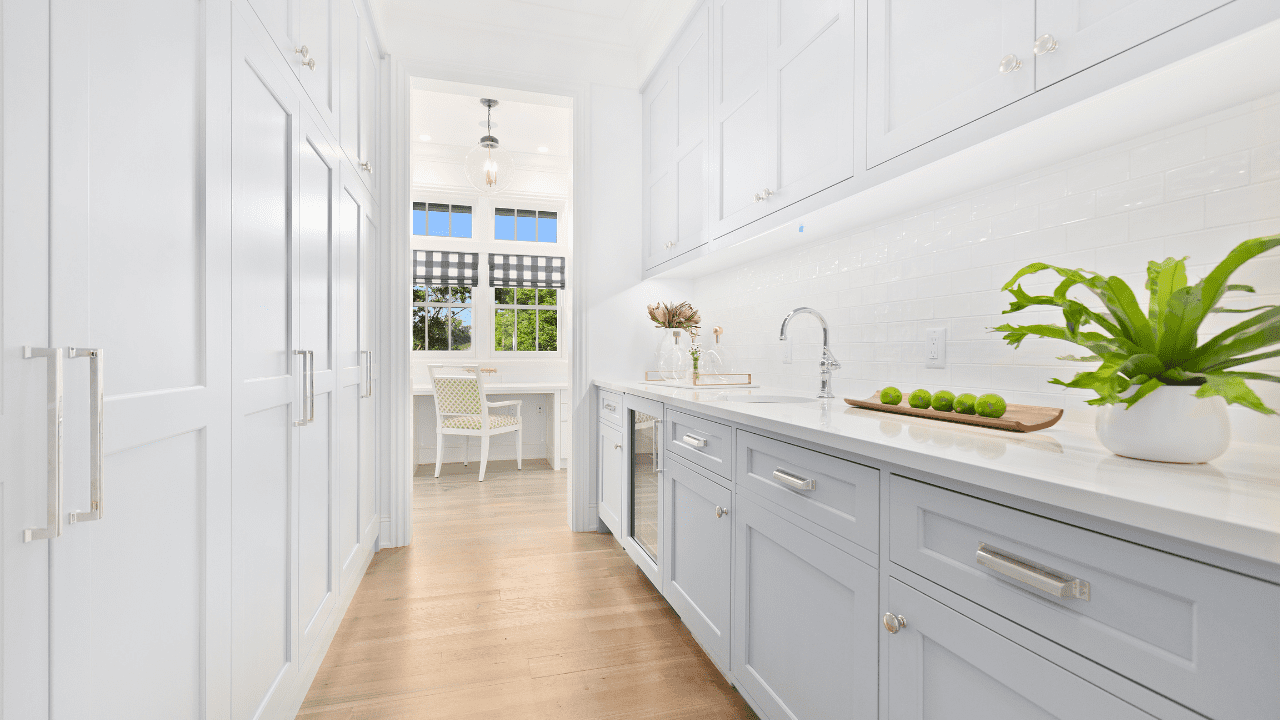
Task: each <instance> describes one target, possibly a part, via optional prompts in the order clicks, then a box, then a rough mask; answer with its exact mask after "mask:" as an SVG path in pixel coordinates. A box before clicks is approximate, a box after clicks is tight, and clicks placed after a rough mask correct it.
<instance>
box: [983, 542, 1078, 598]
mask: <svg viewBox="0 0 1280 720" xmlns="http://www.w3.org/2000/svg"><path fill="white" fill-rule="evenodd" d="M977 561H978V564H979V565H981V566H983V567H987V568H991V569H992V570H995V571H996V572H998V573H1000V574H1001V575H1004V576H1005V577H1007V578H1011V579H1013V580H1017V581H1018V582H1020V583H1024V584H1026V585H1030V586H1031V587H1033V588H1035V589H1037V590H1043V591H1044V592H1047V593H1049V594H1050V595H1053V596H1055V597H1061V598H1075V599H1077V600H1084V601H1085V602H1089V583H1088V582H1086V581H1084V580H1081V579H1079V578H1074V577H1071V576H1070V575H1067V574H1065V573H1060V572H1058V571H1057V570H1054V569H1052V568H1049V567H1046V566H1044V565H1041V564H1040V563H1037V562H1034V561H1031V560H1028V559H1026V558H1024V557H1019V556H1017V555H1014V554H1013V553H1009V552H1005V551H1004V550H1001V549H1000V548H996V547H992V546H990V545H988V544H986V543H984V542H980V543H978V553H977Z"/></svg>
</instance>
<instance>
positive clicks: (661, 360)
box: [654, 328, 692, 380]
mask: <svg viewBox="0 0 1280 720" xmlns="http://www.w3.org/2000/svg"><path fill="white" fill-rule="evenodd" d="M683 337H684V332H683V331H681V330H680V329H679V328H662V335H661V339H660V340H659V341H658V349H657V350H656V351H655V353H654V356H655V362H656V364H657V366H658V374H659V375H660V376H661V377H662V379H663V380H683V379H684V378H685V377H687V376H688V374H689V369H690V366H691V364H692V360H691V359H690V357H689V348H688V347H687V345H686V344H685V343H684V342H683Z"/></svg>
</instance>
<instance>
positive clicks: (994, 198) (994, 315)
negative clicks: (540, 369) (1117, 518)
mask: <svg viewBox="0 0 1280 720" xmlns="http://www.w3.org/2000/svg"><path fill="white" fill-rule="evenodd" d="M1275 233H1280V95H1275V96H1270V97H1267V98H1264V99H1262V100H1259V101H1255V102H1252V103H1249V104H1246V105H1243V106H1240V107H1236V108H1233V109H1230V110H1227V111H1224V112H1219V113H1214V114H1212V115H1208V116H1205V117H1202V118H1199V119H1196V120H1193V121H1191V122H1187V123H1183V124H1181V125H1178V126H1176V127H1172V128H1169V129H1167V130H1163V131H1159V132H1155V133H1151V134H1148V135H1145V136H1143V137H1139V138H1137V139H1134V140H1132V141H1130V142H1125V143H1122V144H1119V145H1114V146H1110V147H1106V148H1102V149H1099V150H1096V151H1094V152H1092V153H1089V154H1086V155H1082V156H1080V157H1078V158H1076V159H1073V160H1070V161H1068V162H1063V163H1060V164H1058V165H1055V166H1052V167H1047V168H1045V169H1043V170H1041V171H1038V172H1035V173H1031V174H1028V175H1023V176H1020V177H1011V178H1008V179H1007V180H1004V181H1002V182H997V183H994V184H992V185H990V186H988V187H985V188H983V189H980V190H978V191H975V192H971V193H966V194H964V195H960V196H957V197H954V198H951V199H948V200H946V201H944V202H940V203H936V204H932V205H928V206H924V207H919V208H917V209H915V210H912V211H910V212H907V213H903V214H901V215H899V216H897V217H894V218H891V219H889V220H887V221H883V222H879V223H877V224H876V225H875V226H873V227H865V228H860V229H858V230H857V231H855V232H852V233H849V234H847V235H845V236H842V237H839V238H834V239H832V238H828V239H824V240H822V241H819V242H816V243H814V244H812V245H809V246H807V247H804V248H801V249H798V250H796V251H789V252H786V253H780V254H777V255H773V256H769V257H765V258H762V259H759V260H755V261H753V262H751V263H749V264H747V265H744V266H741V267H737V268H733V269H727V270H723V271H720V272H717V273H714V274H710V275H707V276H704V277H702V278H699V279H698V280H697V281H696V282H695V285H694V304H695V305H696V306H697V307H698V308H699V310H701V311H702V317H703V325H704V326H712V325H723V326H724V328H725V329H726V331H727V332H726V334H725V336H724V343H725V344H726V345H727V347H728V348H729V349H730V351H731V352H732V353H733V354H734V356H735V359H736V360H737V363H738V365H739V366H740V369H744V370H749V371H751V372H753V373H755V374H756V378H757V379H758V380H759V381H761V382H763V383H765V384H767V385H771V386H777V387H786V388H793V389H796V390H802V391H809V390H815V389H816V386H817V377H818V375H817V367H816V361H817V358H818V354H819V350H820V335H819V331H818V326H817V323H816V322H814V321H813V320H812V319H810V318H800V319H798V320H797V321H796V323H797V324H796V325H795V326H794V327H795V328H796V329H797V332H795V333H794V334H793V335H792V338H793V342H794V343H795V345H794V350H795V358H796V361H795V363H794V364H791V365H784V364H782V362H781V350H782V344H781V343H780V342H779V341H778V339H777V338H778V329H779V325H780V323H781V320H782V317H783V316H784V315H785V314H786V313H787V312H788V311H789V310H791V309H793V308H795V307H797V306H801V305H809V306H813V307H815V308H817V309H819V310H820V311H821V312H822V313H823V314H824V315H825V316H826V318H827V321H828V322H829V323H830V324H831V325H832V333H831V338H832V343H833V348H832V350H833V352H834V353H835V354H836V356H837V357H838V358H840V360H841V361H842V362H843V365H844V367H843V369H842V370H840V371H839V372H837V374H836V378H837V380H836V381H835V392H836V394H837V395H841V396H849V397H867V396H869V395H871V394H872V393H873V392H874V391H876V390H878V389H879V388H881V387H883V386H885V385H890V384H892V385H896V386H898V387H900V388H902V389H903V390H904V391H910V390H911V389H913V388H915V387H925V388H930V389H941V388H949V389H952V390H954V391H956V392H957V393H958V392H980V391H987V392H990V391H996V392H999V393H1001V394H1003V395H1004V396H1005V397H1006V398H1007V399H1008V400H1009V401H1011V402H1020V403H1032V404H1042V405H1052V406H1058V407H1065V408H1066V409H1067V415H1066V418H1065V419H1066V420H1068V421H1080V422H1092V419H1093V413H1094V410H1093V408H1092V407H1091V406H1088V405H1085V404H1084V402H1083V401H1084V400H1086V399H1088V398H1090V397H1094V395H1093V393H1092V392H1089V391H1078V390H1068V389H1063V388H1059V387H1058V386H1055V385H1049V384H1048V383H1047V381H1048V380H1049V379H1050V378H1052V377H1059V378H1063V379H1069V378H1070V377H1071V376H1072V375H1073V374H1074V373H1075V372H1077V371H1080V370H1082V369H1088V368H1090V367H1091V366H1089V365H1079V364H1073V363H1069V362H1063V361H1060V360H1057V359H1055V358H1056V357H1058V356H1060V355H1064V354H1067V353H1077V354H1079V351H1080V349H1079V348H1076V347H1075V346H1073V345H1068V344H1066V343H1060V342H1056V341H1049V340H1036V339H1031V340H1028V341H1026V342H1025V343H1024V344H1023V345H1022V347H1021V348H1020V349H1017V350H1015V349H1014V348H1012V347H1009V346H1008V345H1006V344H1005V342H1004V341H1003V340H1002V339H1000V334H998V333H990V332H988V328H990V327H993V326H996V325H1000V324H1002V323H1004V322H1012V323H1014V324H1030V323H1034V322H1057V323H1060V322H1061V314H1060V313H1055V312H1052V311H1050V312H1037V313H1033V312H1030V311H1024V312H1021V313H1017V314H1015V315H1010V316H1002V315H1001V311H1002V310H1004V309H1006V308H1007V307H1008V298H1009V296H1008V294H1007V293H1001V292H999V290H998V288H999V287H1000V286H1002V285H1003V284H1004V283H1005V281H1007V280H1008V279H1009V278H1011V277H1012V276H1013V274H1014V273H1015V272H1016V271H1017V270H1018V269H1019V268H1021V267H1023V266H1024V265H1026V264H1028V263H1030V262H1033V261H1044V262H1047V263H1051V264H1055V265H1062V266H1068V267H1080V268H1085V269H1088V270H1095V271H1098V272H1101V273H1105V274H1119V275H1121V276H1122V277H1124V279H1125V280H1126V282H1128V283H1129V284H1130V286H1131V287H1133V288H1134V290H1135V293H1137V294H1138V295H1139V297H1140V299H1141V300H1142V301H1143V303H1144V307H1145V297H1146V296H1145V291H1144V290H1143V284H1144V282H1145V268H1146V262H1147V261H1148V260H1157V259H1163V258H1165V257H1166V256H1177V257H1182V256H1184V255H1185V256H1190V260H1189V268H1188V272H1189V275H1190V276H1191V278H1192V280H1193V281H1194V280H1196V279H1198V278H1199V277H1202V276H1203V275H1204V274H1206V273H1207V272H1208V271H1209V270H1210V269H1211V268H1212V267H1213V265H1215V264H1216V263H1217V262H1218V261H1219V260H1221V259H1222V258H1223V257H1224V256H1225V255H1226V253H1227V252H1228V251H1229V250H1230V249H1231V248H1232V247H1234V246H1235V245H1236V244H1238V243H1239V242H1240V241H1242V240H1245V239H1248V238H1252V237H1257V236H1261V235H1266V234H1275ZM1057 279H1058V278H1057V276H1056V275H1054V276H1052V277H1050V274H1044V275H1042V276H1035V277H1033V278H1027V279H1025V280H1024V283H1023V284H1024V287H1025V288H1026V289H1027V290H1028V291H1029V292H1032V293H1033V294H1035V293H1036V292H1037V291H1038V292H1040V293H1048V292H1051V291H1052V288H1053V286H1054V285H1056V284H1057V282H1056V281H1057ZM1233 281H1234V282H1241V283H1250V284H1253V285H1254V286H1256V287H1257V289H1258V293H1259V294H1258V295H1257V296H1254V297H1250V296H1246V295H1240V296H1239V297H1238V298H1235V299H1233V300H1232V304H1234V305H1235V306H1237V307H1255V306H1257V305H1263V304H1272V303H1277V302H1280V252H1278V251H1273V252H1271V253H1270V254H1269V255H1264V256H1263V257H1262V258H1259V259H1257V260H1255V261H1253V262H1252V263H1250V264H1249V265H1247V266H1245V268H1243V269H1242V270H1241V271H1239V272H1238V273H1237V274H1236V275H1235V276H1234V277H1233ZM1239 319H1240V316H1238V315H1237V316H1234V321H1238V320H1239ZM1231 321H1233V317H1232V316H1216V317H1214V318H1212V321H1211V322H1210V323H1208V324H1207V325H1206V328H1205V330H1204V331H1202V339H1205V338H1208V337H1210V336H1211V334H1212V333H1215V332H1217V331H1218V330H1220V329H1222V328H1223V327H1225V325H1224V323H1227V322H1231ZM935 327H936V328H946V329H947V331H948V340H949V342H948V347H947V352H948V366H947V367H946V368H944V369H940V370H931V369H926V368H925V367H924V342H923V341H924V337H925V330H926V329H927V328H935ZM1256 368H1257V369H1258V370H1262V371H1266V372H1273V373H1274V372H1277V371H1280V360H1270V361H1264V362H1262V363H1258V364H1257V365H1256ZM1268 368H1269V369H1268ZM608 376H609V377H618V376H621V373H612V374H610V375H608ZM1253 387H1254V389H1255V390H1256V391H1257V392H1258V393H1259V395H1261V396H1262V397H1263V399H1264V401H1265V402H1266V403H1267V404H1268V405H1270V406H1271V407H1272V408H1275V409H1278V410H1280V386H1276V385H1274V384H1270V383H1253ZM1232 422H1233V426H1234V428H1235V435H1236V438H1237V439H1238V440H1241V441H1245V442H1262V443H1272V444H1280V420H1278V419H1277V418H1276V417H1274V416H1272V417H1266V418H1264V417H1263V416H1260V415H1258V414H1257V413H1254V412H1252V411H1249V410H1244V409H1242V408H1239V407H1238V406H1232Z"/></svg>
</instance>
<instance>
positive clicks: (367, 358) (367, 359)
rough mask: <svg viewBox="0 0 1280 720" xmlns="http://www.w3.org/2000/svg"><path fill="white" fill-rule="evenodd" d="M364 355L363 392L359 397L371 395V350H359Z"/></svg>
mask: <svg viewBox="0 0 1280 720" xmlns="http://www.w3.org/2000/svg"><path fill="white" fill-rule="evenodd" d="M360 354H361V355H364V392H363V393H361V395H360V397H373V351H372V350H361V351H360Z"/></svg>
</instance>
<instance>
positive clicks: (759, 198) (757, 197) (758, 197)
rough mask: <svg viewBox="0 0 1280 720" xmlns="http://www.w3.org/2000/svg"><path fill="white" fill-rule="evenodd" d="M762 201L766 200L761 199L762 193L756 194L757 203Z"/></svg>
mask: <svg viewBox="0 0 1280 720" xmlns="http://www.w3.org/2000/svg"><path fill="white" fill-rule="evenodd" d="M761 200H764V198H762V197H760V193H756V194H755V202H760V201H761Z"/></svg>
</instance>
